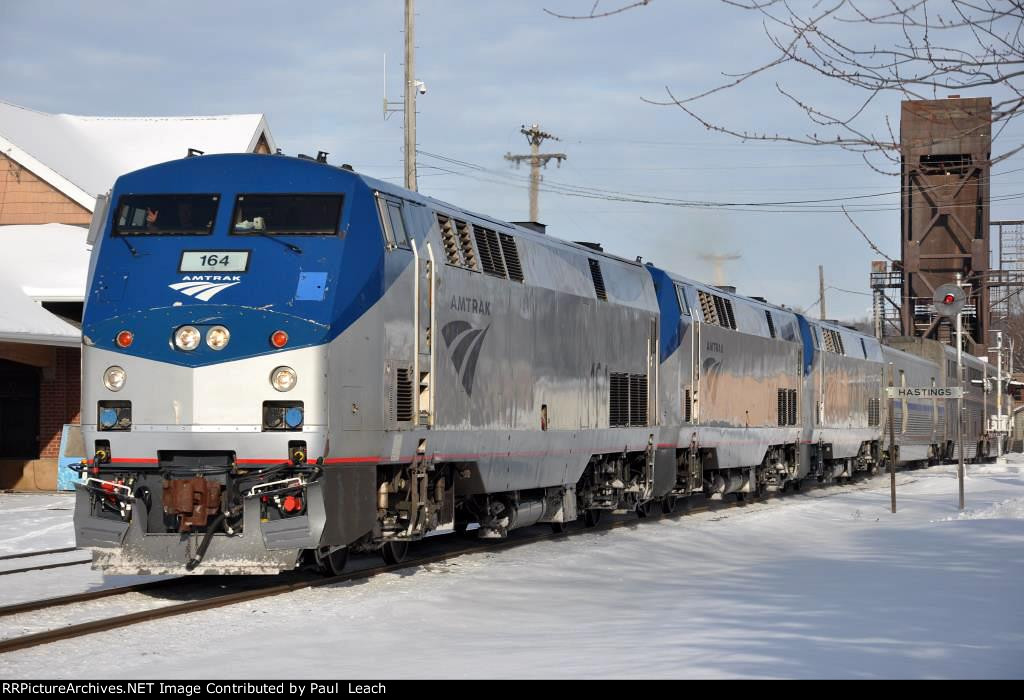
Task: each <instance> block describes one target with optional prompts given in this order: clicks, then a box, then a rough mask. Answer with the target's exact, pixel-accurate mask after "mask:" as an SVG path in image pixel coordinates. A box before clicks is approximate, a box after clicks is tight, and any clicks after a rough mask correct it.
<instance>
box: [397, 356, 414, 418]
mask: <svg viewBox="0 0 1024 700" xmlns="http://www.w3.org/2000/svg"><path fill="white" fill-rule="evenodd" d="M395 379H396V382H395V383H396V391H395V420H397V421H398V422H400V423H401V422H408V421H411V420H412V376H411V373H410V371H409V369H408V368H404V367H403V368H399V369H398V370H396V371H395Z"/></svg>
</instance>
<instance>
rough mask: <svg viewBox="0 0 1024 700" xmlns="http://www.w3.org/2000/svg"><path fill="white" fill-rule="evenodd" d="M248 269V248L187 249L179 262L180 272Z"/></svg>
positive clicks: (240, 270) (241, 270)
mask: <svg viewBox="0 0 1024 700" xmlns="http://www.w3.org/2000/svg"><path fill="white" fill-rule="evenodd" d="M248 269H249V251H247V250H185V251H182V253H181V262H180V263H179V264H178V272H246V271H247V270H248Z"/></svg>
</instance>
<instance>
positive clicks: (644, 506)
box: [636, 501, 651, 518]
mask: <svg viewBox="0 0 1024 700" xmlns="http://www.w3.org/2000/svg"><path fill="white" fill-rule="evenodd" d="M636 514H637V515H639V516H640V517H641V518H646V517H648V516H650V514H651V501H644V502H643V503H637V504H636Z"/></svg>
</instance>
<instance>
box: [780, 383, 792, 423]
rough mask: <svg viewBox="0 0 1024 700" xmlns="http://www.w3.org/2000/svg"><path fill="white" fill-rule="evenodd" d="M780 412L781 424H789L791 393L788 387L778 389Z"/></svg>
mask: <svg viewBox="0 0 1024 700" xmlns="http://www.w3.org/2000/svg"><path fill="white" fill-rule="evenodd" d="M778 413H779V425H789V424H788V423H787V421H788V420H789V393H788V392H787V390H786V389H779V391H778Z"/></svg>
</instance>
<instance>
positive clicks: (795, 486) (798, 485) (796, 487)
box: [793, 479, 801, 491]
mask: <svg viewBox="0 0 1024 700" xmlns="http://www.w3.org/2000/svg"><path fill="white" fill-rule="evenodd" d="M800 483H801V482H800V480H799V479H797V480H796V481H794V482H793V490H794V491H799V490H800Z"/></svg>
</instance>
